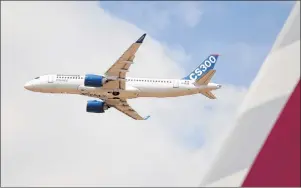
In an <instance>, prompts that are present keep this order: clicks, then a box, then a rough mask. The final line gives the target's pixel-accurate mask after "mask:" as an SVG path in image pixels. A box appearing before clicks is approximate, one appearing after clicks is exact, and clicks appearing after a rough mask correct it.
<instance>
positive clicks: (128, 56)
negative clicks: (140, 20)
mask: <svg viewBox="0 0 301 188" xmlns="http://www.w3.org/2000/svg"><path fill="white" fill-rule="evenodd" d="M145 36H146V34H143V35H142V36H141V37H140V38H139V39H138V40H137V41H136V42H135V43H133V44H132V45H131V46H130V47H129V48H128V49H127V50H126V51H125V52H124V53H123V54H122V56H121V57H120V58H119V59H118V60H117V61H116V62H115V63H114V64H113V65H112V66H111V67H110V68H109V69H108V70H107V72H106V73H105V75H106V76H107V77H108V78H109V79H112V80H113V81H110V82H108V83H107V84H105V85H104V87H105V88H116V89H121V90H124V89H125V80H124V79H125V77H126V73H127V72H128V71H129V68H130V66H131V64H133V60H134V58H135V54H136V52H137V51H138V49H139V47H140V46H141V44H142V42H143V40H144V38H145Z"/></svg>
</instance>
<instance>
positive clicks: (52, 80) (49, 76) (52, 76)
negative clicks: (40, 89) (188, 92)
mask: <svg viewBox="0 0 301 188" xmlns="http://www.w3.org/2000/svg"><path fill="white" fill-rule="evenodd" d="M53 82H54V75H48V83H53Z"/></svg>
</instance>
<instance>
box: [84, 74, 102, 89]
mask: <svg viewBox="0 0 301 188" xmlns="http://www.w3.org/2000/svg"><path fill="white" fill-rule="evenodd" d="M106 81H107V78H106V77H103V76H100V75H95V74H86V76H85V82H84V85H85V86H89V87H102V86H103V84H104V83H106Z"/></svg>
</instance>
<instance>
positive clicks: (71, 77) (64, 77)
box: [37, 76, 188, 84]
mask: <svg viewBox="0 0 301 188" xmlns="http://www.w3.org/2000/svg"><path fill="white" fill-rule="evenodd" d="M37 78H38V77H37ZM56 78H62V79H84V77H80V76H56ZM126 81H134V82H157V83H158V82H160V83H171V81H169V80H168V81H167V80H141V79H126ZM184 83H185V84H188V81H185V82H184Z"/></svg>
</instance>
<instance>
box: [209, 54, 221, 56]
mask: <svg viewBox="0 0 301 188" xmlns="http://www.w3.org/2000/svg"><path fill="white" fill-rule="evenodd" d="M211 55H213V56H220V54H211Z"/></svg>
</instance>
